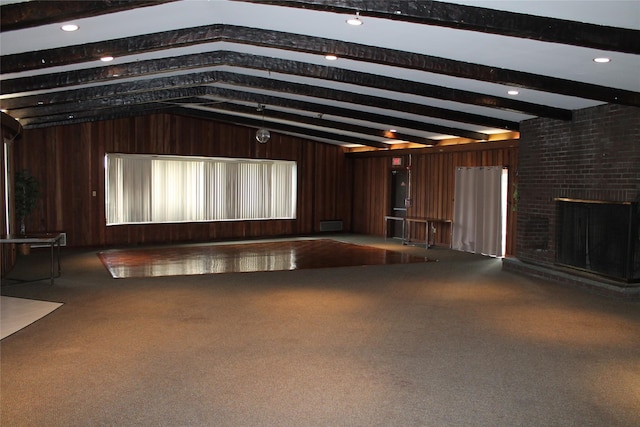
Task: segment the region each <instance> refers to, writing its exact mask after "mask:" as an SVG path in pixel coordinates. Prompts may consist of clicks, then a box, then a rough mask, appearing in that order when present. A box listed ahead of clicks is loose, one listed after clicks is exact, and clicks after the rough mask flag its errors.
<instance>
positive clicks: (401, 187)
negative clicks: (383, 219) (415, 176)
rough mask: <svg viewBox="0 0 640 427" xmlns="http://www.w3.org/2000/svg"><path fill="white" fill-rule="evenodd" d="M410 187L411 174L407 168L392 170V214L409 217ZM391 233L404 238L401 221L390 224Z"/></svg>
mask: <svg viewBox="0 0 640 427" xmlns="http://www.w3.org/2000/svg"><path fill="white" fill-rule="evenodd" d="M408 187H409V175H408V173H407V171H406V170H393V171H391V215H392V216H394V217H399V218H406V217H407V206H406V205H405V201H406V199H407V189H408ZM389 226H390V227H391V228H390V235H391V237H395V238H398V239H402V238H404V236H403V235H402V233H403V230H404V228H403V226H402V222H401V221H391V224H389Z"/></svg>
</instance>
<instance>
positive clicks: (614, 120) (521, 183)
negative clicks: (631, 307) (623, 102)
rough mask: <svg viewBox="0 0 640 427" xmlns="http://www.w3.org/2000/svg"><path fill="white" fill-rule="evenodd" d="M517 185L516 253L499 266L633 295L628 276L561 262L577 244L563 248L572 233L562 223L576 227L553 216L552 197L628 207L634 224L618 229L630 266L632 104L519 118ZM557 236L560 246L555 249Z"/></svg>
mask: <svg viewBox="0 0 640 427" xmlns="http://www.w3.org/2000/svg"><path fill="white" fill-rule="evenodd" d="M517 185H518V195H519V198H518V201H517V220H518V229H517V230H518V235H517V244H516V258H512V259H506V260H505V262H504V268H505V269H508V270H516V271H521V272H525V273H529V274H533V275H538V276H544V277H547V278H551V279H557V280H559V281H562V282H565V283H571V284H576V285H581V286H586V287H588V288H590V289H593V290H595V291H601V292H606V293H612V294H616V295H622V296H633V297H636V296H638V297H640V283H638V281H636V280H633V277H631V278H621V277H617V276H618V275H617V274H608V273H604V274H603V273H602V272H601V271H597V269H596V270H594V269H590V268H583V267H584V266H578V267H577V268H573V267H575V266H572V265H570V263H567V262H566V260H567V254H568V251H569V252H571V251H575V250H577V249H575V248H573V249H569V250H568V249H567V244H568V242H567V240H570V239H574V238H575V239H578V238H580V236H579V234H575V233H573V234H572V233H571V232H570V230H567V227H568V226H569V225H571V227H572V228H576V227H578V226H574V225H573V224H574V222H575V221H573V219H575V218H571V219H567V218H566V217H562V216H559V215H560V211H559V210H560V207H559V201H563V200H564V201H578V202H582V203H587V204H588V205H587V206H592V205H590V204H598V205H600V204H609V205H611V206H626V207H627V208H628V209H629V212H631V220H630V221H631V223H632V224H631V226H632V227H636V228H635V229H631V231H630V232H629V233H630V234H629V235H628V236H626V238H628V239H630V241H629V244H630V248H631V250H632V253H631V255H630V256H631V260H629V262H630V263H631V267H630V268H631V270H634V269H636V268H638V263H639V262H640V241H639V239H640V236H639V235H638V231H637V222H638V221H639V219H638V218H637V215H638V208H637V205H638V202H640V108H636V107H627V106H620V105H610V104H605V105H599V106H596V107H591V108H587V109H583V110H578V111H575V112H574V117H573V120H572V121H570V122H565V121H559V120H553V119H545V118H537V119H532V120H527V121H524V122H522V123H521V125H520V151H519V170H518V171H517ZM598 209H601V207H599V208H598ZM599 215H600V214H599ZM611 215H613V216H611ZM611 215H609V214H601V215H600V217H603V218H605V219H607V220H609V221H610V220H611V218H615V215H616V214H615V213H612V214H611ZM596 216H597V215H596ZM594 217H595V216H594ZM559 218H564V219H560V220H559ZM576 221H577V220H576ZM559 222H560V223H559ZM605 222H606V220H605ZM634 224H635V225H634ZM603 227H604V229H603V230H602V231H601V232H602V233H606V232H607V230H606V224H603ZM583 234H584V233H583ZM563 236H564V237H563ZM561 238H564V240H565V241H564V245H565V246H564V247H563V249H562V251H563V253H560V254H558V253H557V252H558V247H559V246H558V244H559V243H560V242H559V239H561ZM576 247H577V246H576ZM592 255H593V254H592ZM576 257H577V258H580V257H581V256H580V255H576ZM569 258H571V257H569ZM589 264H591V263H589ZM596 264H597V263H596ZM567 267H569V268H567ZM585 273H587V274H585ZM631 274H632V275H635V274H636V273H635V272H634V271H632V272H631Z"/></svg>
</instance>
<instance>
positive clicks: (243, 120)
mask: <svg viewBox="0 0 640 427" xmlns="http://www.w3.org/2000/svg"><path fill="white" fill-rule="evenodd" d="M172 113H175V114H180V115H186V116H189V117H197V118H203V119H208V120H217V121H221V122H225V123H232V124H236V125H241V126H249V127H254V128H256V129H258V128H261V127H266V128H268V129H269V130H270V131H275V132H281V133H288V134H297V135H305V136H308V137H314V138H320V139H326V140H331V141H335V142H340V143H343V144H358V145H366V146H369V147H375V148H386V149H388V148H389V145H388V144H385V143H383V142H377V141H372V140H369V139H365V138H357V137H353V136H348V135H341V134H339V133H334V132H327V131H320V130H316V129H309V128H305V127H300V126H292V125H286V124H282V123H276V122H271V123H263V122H262V120H261V119H252V118H249V117H240V116H234V115H232V114H224V113H219V112H212V111H204V110H199V109H193V108H184V107H176V108H175V109H173V110H172ZM263 125H264V126H263Z"/></svg>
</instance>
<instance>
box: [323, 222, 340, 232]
mask: <svg viewBox="0 0 640 427" xmlns="http://www.w3.org/2000/svg"><path fill="white" fill-rule="evenodd" d="M320 231H342V221H320Z"/></svg>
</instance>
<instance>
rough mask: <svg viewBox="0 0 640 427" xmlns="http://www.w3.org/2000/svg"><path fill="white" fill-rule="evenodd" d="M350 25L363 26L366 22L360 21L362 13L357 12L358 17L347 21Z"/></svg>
mask: <svg viewBox="0 0 640 427" xmlns="http://www.w3.org/2000/svg"><path fill="white" fill-rule="evenodd" d="M345 22H346V23H347V24H349V25H353V26H354V27H357V26H360V25H362V24H363V23H364V22H362V20H361V19H360V12H356V16H355V17H353V18H349V19H347V20H346V21H345Z"/></svg>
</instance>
